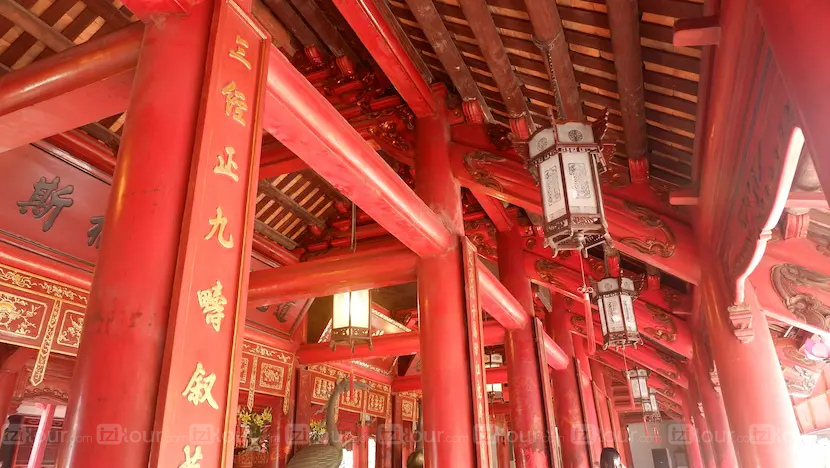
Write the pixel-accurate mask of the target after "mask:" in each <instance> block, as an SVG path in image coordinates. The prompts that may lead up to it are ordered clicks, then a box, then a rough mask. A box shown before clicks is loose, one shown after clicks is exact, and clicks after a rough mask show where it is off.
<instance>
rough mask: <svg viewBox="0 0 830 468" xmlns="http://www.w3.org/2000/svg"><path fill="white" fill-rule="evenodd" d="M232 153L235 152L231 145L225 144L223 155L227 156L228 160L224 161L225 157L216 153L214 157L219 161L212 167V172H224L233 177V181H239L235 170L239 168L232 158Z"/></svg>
mask: <svg viewBox="0 0 830 468" xmlns="http://www.w3.org/2000/svg"><path fill="white" fill-rule="evenodd" d="M234 154H236V150H235V149H233V146H226V147H225V155H226V156H227V157H228V160H227V161H225V158H223V157H222V155H221V154H219V155H217V156H216V159H218V160H219V163H218V164H216V166H214V167H213V172H214V173H215V174H224V175H226V176H228V177H230V178H231V179H233V180H234V182H239V176H238V175H236V172H235V171H236V170H237V169H239V165H238V164H236V161H234V160H233V155H234Z"/></svg>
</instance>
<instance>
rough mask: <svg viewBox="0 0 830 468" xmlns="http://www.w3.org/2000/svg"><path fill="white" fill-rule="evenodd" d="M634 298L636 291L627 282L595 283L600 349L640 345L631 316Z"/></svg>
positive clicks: (626, 279)
mask: <svg viewBox="0 0 830 468" xmlns="http://www.w3.org/2000/svg"><path fill="white" fill-rule="evenodd" d="M636 297H637V291H636V289H635V288H634V282H633V281H632V280H631V279H630V278H625V277H622V278H617V277H614V276H609V277H606V278H603V279H601V280H599V281H598V282H597V287H596V301H597V308H598V309H599V317H600V326H601V327H602V338H603V347H604V348H608V347H609V346H612V347H615V348H619V347H623V346H628V345H632V346H637V345H638V344H640V343H642V338H641V337H640V332H639V330H638V329H637V319H636V317H635V315H634V299H635V298H636Z"/></svg>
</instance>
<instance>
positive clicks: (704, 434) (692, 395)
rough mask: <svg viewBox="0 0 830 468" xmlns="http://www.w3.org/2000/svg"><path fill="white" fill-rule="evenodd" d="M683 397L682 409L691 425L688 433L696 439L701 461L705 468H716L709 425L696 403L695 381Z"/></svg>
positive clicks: (700, 406)
mask: <svg viewBox="0 0 830 468" xmlns="http://www.w3.org/2000/svg"><path fill="white" fill-rule="evenodd" d="M684 397H685V398H684V405H683V409H684V410H688V412H689V416H690V417H691V424H692V425H693V426H692V427H691V428H689V431H690V433H689V435H690V436H692V437H695V438H696V439H697V442H698V445H699V447H700V456H701V463H702V465H703V466H704V467H706V468H717V466H718V465H717V464H716V462H715V452H714V449H713V448H712V439H711V437H712V432H711V431H710V430H709V425H708V424H707V423H706V418H705V417H704V416H703V412H702V411H701V409H702V405H700V404H698V401H699V399H698V397H697V382H692V384H691V385H690V386H689V391H688V392H686V393H685V395H684Z"/></svg>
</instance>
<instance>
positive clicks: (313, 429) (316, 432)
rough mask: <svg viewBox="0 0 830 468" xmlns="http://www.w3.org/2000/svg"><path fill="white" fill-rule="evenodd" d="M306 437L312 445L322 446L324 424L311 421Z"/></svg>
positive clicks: (324, 431)
mask: <svg viewBox="0 0 830 468" xmlns="http://www.w3.org/2000/svg"><path fill="white" fill-rule="evenodd" d="M308 437H309V439H311V443H312V444H322V443H324V442H325V438H326V422H325V421H311V423H310V424H309V431H308Z"/></svg>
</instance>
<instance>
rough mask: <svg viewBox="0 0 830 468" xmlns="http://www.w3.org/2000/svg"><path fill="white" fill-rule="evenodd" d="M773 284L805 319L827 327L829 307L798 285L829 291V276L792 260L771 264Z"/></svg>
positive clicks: (793, 311)
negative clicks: (793, 262) (791, 261)
mask: <svg viewBox="0 0 830 468" xmlns="http://www.w3.org/2000/svg"><path fill="white" fill-rule="evenodd" d="M771 276H772V285H773V288H775V292H776V293H777V294H778V296H779V297H780V298H781V300H782V301H783V302H784V305H785V306H786V307H787V309H789V311H790V312H792V313H793V315H795V316H796V317H798V318H800V319H802V320H804V321H805V322H807V323H809V324H811V325H814V326H816V327H819V328H821V329H823V330H830V307H828V306H827V305H825V304H824V303H823V302H822V301H821V300H820V299H819V298H817V297H816V296H814V295H813V294H810V293H807V292H802V291H799V290H798V289H797V287H803V288H814V289H817V290H819V291H822V292H825V293H830V277H828V276H825V275H822V274H820V273H817V272H815V271H812V270H810V269H807V268H804V267H802V266H799V265H795V264H792V263H783V264H779V265H775V266H774V267H772V272H771Z"/></svg>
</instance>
